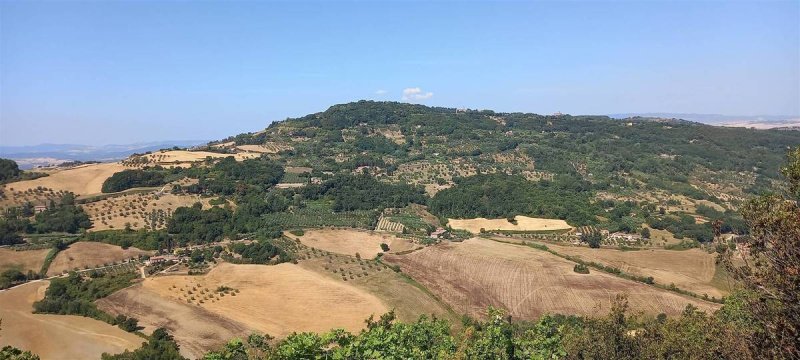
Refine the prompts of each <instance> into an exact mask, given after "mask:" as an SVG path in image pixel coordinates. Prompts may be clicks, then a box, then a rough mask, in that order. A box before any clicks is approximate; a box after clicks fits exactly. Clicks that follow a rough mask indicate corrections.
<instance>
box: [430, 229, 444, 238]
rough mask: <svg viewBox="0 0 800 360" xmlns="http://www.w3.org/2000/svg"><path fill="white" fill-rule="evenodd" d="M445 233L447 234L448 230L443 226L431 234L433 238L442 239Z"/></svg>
mask: <svg viewBox="0 0 800 360" xmlns="http://www.w3.org/2000/svg"><path fill="white" fill-rule="evenodd" d="M445 235H447V230H445V229H442V228H438V229H436V230H435V231H434V232H432V233H431V235H430V236H431V239H441V238H443V237H444V236H445Z"/></svg>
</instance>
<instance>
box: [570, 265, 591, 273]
mask: <svg viewBox="0 0 800 360" xmlns="http://www.w3.org/2000/svg"><path fill="white" fill-rule="evenodd" d="M572 271H575V272H576V273H578V274H588V273H589V267H587V266H586V265H583V264H575V267H574V268H572Z"/></svg>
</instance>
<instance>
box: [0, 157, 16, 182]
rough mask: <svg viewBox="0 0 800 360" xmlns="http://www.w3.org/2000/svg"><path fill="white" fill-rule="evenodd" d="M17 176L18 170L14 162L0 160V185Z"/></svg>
mask: <svg viewBox="0 0 800 360" xmlns="http://www.w3.org/2000/svg"><path fill="white" fill-rule="evenodd" d="M19 174H20V170H19V166H18V165H17V162H16V161H14V160H10V159H2V158H0V183H3V182H6V181H8V180H11V179H15V178H17V177H18V176H19Z"/></svg>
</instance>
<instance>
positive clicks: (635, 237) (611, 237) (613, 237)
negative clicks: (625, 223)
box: [608, 232, 642, 243]
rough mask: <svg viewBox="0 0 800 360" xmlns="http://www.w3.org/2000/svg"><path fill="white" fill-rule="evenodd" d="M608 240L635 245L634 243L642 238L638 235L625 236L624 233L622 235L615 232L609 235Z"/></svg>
mask: <svg viewBox="0 0 800 360" xmlns="http://www.w3.org/2000/svg"><path fill="white" fill-rule="evenodd" d="M608 239H609V240H618V241H624V242H627V243H635V242H637V241H639V240H641V239H642V236H641V235H638V234H626V233H623V232H615V233H613V234H611V235H609V236H608Z"/></svg>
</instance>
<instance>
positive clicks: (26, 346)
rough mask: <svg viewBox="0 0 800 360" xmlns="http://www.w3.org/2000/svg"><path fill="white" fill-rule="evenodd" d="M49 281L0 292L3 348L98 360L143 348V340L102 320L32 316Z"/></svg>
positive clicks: (45, 357)
mask: <svg viewBox="0 0 800 360" xmlns="http://www.w3.org/2000/svg"><path fill="white" fill-rule="evenodd" d="M48 284H49V282H47V281H36V282H32V283H28V284H25V285H22V286H18V287H16V288H13V289H11V290H7V291H0V318H2V319H3V331H2V332H0V347H2V346H5V345H11V346H14V347H17V348H20V349H23V350H30V351H31V352H33V353H35V354H37V355H39V356H40V357H41V358H42V359H44V360H47V359H99V358H100V355H101V354H102V353H104V352H105V353H111V354H116V353H121V352H123V351H125V350H134V349H136V348H138V347H140V346H141V344H142V342H144V339H142V338H141V337H139V336H136V335H134V334H132V333H129V332H125V331H123V330H122V329H120V328H118V327H116V326H111V325H109V324H106V323H104V322H102V321H99V320H94V319H91V318H87V317H83V316H74V315H47V314H32V313H31V311H32V306H33V302H34V301H37V300H40V299H41V298H42V297H44V292H45V290H46V289H47V286H48Z"/></svg>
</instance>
